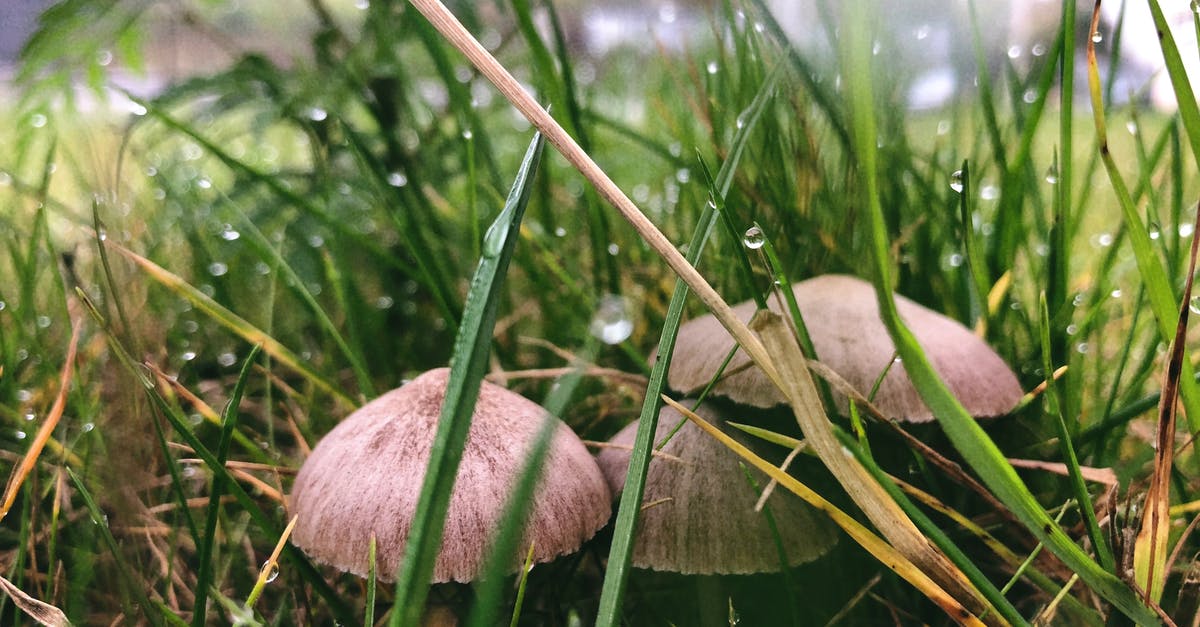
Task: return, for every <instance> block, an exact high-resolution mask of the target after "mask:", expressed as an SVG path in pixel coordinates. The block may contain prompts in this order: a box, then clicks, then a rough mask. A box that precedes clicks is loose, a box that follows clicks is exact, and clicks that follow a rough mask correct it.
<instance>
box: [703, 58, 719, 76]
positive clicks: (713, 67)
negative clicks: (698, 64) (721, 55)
mask: <svg viewBox="0 0 1200 627" xmlns="http://www.w3.org/2000/svg"><path fill="white" fill-rule="evenodd" d="M704 69H705V70H706V71H707V72H708V73H709V74H716V73H717V69H718V66H717V62H716V61H709V62H708V63H707V64H706V65H705V66H704Z"/></svg>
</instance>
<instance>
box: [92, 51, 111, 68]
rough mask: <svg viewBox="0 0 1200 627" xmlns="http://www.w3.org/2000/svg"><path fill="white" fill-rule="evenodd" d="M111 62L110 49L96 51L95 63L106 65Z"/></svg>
mask: <svg viewBox="0 0 1200 627" xmlns="http://www.w3.org/2000/svg"><path fill="white" fill-rule="evenodd" d="M112 62H113V53H112V50H101V51H99V52H97V53H96V65H101V66H107V65H108V64H110V63H112Z"/></svg>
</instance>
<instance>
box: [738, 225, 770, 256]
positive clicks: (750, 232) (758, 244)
mask: <svg viewBox="0 0 1200 627" xmlns="http://www.w3.org/2000/svg"><path fill="white" fill-rule="evenodd" d="M742 243H743V244H745V245H746V248H749V249H750V250H758V249H759V248H762V247H763V245H764V244H766V243H767V237H766V235H764V234H763V230H762V229H760V228H759V227H758V226H757V225H755V226H752V227H750V228H748V229H746V233H745V234H744V235H742Z"/></svg>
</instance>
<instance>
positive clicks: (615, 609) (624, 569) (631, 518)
mask: <svg viewBox="0 0 1200 627" xmlns="http://www.w3.org/2000/svg"><path fill="white" fill-rule="evenodd" d="M767 87H769V86H768V85H764V89H763V90H761V91H760V92H759V96H758V97H756V98H755V100H754V101H753V102H752V103H751V105H750V107H748V108H747V112H746V113H743V115H745V116H746V117H745V120H744V123H743V124H742V127H741V128H740V129H738V131H737V134H736V135H735V136H734V141H733V144H732V146H731V147H730V150H729V156H728V158H726V159H725V162H724V163H722V164H721V169H720V170H718V171H717V175H716V176H715V177H713V178H712V182H711V185H710V187H711V189H712V190H713V191H715V192H716V195H714V196H713V202H712V203H711V204H706V205H705V206H704V209H703V210H702V211H701V213H700V216H699V218H698V220H697V222H696V229H695V231H694V232H693V233H692V238H691V240H690V241H689V242H688V248H687V251H688V252H687V257H686V261H687V263H689V264H691V265H692V266H695V265H696V264H697V263H698V262H699V261H700V256H701V254H703V252H704V247H705V245H706V244H707V243H708V239H709V236H710V235H711V234H712V229H713V226H714V225H715V224H716V221H717V218H718V215H717V205H718V204H719V203H721V202H723V198H724V196H725V194H727V193H728V192H729V187H730V185H732V183H733V175H734V173H735V172H736V171H737V167H738V163H739V162H740V161H741V156H742V155H743V154H744V152H745V146H746V143H747V142H748V141H749V137H750V132H751V131H752V130H753V129H754V127H755V126H756V125H757V123H758V121H759V119H760V118H761V117H762V111H763V109H764V108H765V107H766V105H767V103H768V102H769V100H770V89H767ZM747 113H748V114H749V115H747ZM702 165H703V164H702ZM705 172H706V173H707V169H705ZM735 241H736V240H735ZM689 291H690V290H689V288H688V285H687V283H685V282H684V281H683V280H682V279H677V280H676V281H675V288H674V290H673V291H672V292H671V300H670V302H669V303H668V305H667V314H666V319H665V320H664V321H663V329H662V332H661V333H660V335H659V340H658V351H657V355H658V357H657V361H655V362H654V367H653V368H652V369H651V371H650V382H649V384H648V385H647V386H646V397H645V401H644V402H643V403H642V410H641V413H640V414H639V417H638V429H637V434H636V435H635V436H634V443H633V450H632V451H631V452H630V456H629V468H628V470H627V471H626V474H625V484H624V486H625V487H624V489H623V491H622V493H621V501H620V506H619V508H618V510H617V519H616V522H615V523H614V527H613V541H612V546H611V547H610V549H609V554H608V569H607V570H606V572H605V574H604V585H603V588H602V590H601V593H600V611H599V613H598V615H597V619H596V624H597V625H598V627H611V626H613V625H617V624H619V623H620V617H621V606H622V604H623V601H624V595H625V582H626V580H627V579H628V578H629V569H630V559H631V557H632V556H633V543H634V531H635V530H636V528H637V520H638V516H639V514H640V513H641V508H642V495H643V494H644V492H645V488H646V472H647V471H648V469H649V468H650V452H651V449H652V448H653V446H654V434H655V433H656V430H657V429H658V410H659V407H661V405H660V403H659V401H658V397H659V395H660V394H661V393H662V390H663V386H664V383H665V381H666V375H667V371H668V369H670V367H671V358H672V356H673V354H674V352H675V335H676V333H678V332H679V323H680V320H681V319H682V317H683V306H684V304H685V302H686V301H687V297H688V293H689Z"/></svg>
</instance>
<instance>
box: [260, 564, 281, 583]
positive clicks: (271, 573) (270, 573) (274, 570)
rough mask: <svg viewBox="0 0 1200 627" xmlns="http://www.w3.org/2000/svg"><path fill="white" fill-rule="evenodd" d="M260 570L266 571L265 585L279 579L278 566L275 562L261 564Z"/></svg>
mask: <svg viewBox="0 0 1200 627" xmlns="http://www.w3.org/2000/svg"><path fill="white" fill-rule="evenodd" d="M262 569H263V570H264V571H266V573H267V576H266V579H265V581H266V582H267V583H271V582H272V581H275V580H276V579H278V578H279V564H278V563H277V562H273V561H271V560H267V561H266V562H264V563H263V565H262Z"/></svg>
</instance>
